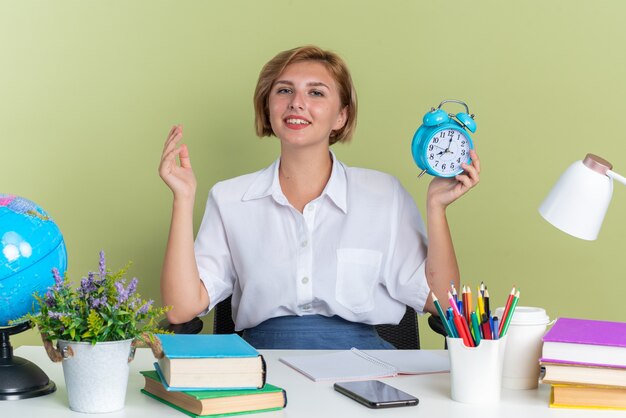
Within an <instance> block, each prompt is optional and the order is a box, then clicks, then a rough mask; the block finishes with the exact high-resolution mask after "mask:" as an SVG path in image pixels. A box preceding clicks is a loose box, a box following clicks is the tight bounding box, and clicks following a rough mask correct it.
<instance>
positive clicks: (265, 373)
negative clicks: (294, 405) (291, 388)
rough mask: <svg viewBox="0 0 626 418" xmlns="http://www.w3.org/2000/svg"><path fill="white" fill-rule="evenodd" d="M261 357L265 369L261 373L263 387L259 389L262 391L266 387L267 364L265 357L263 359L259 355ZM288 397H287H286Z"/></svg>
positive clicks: (260, 355) (262, 366)
mask: <svg viewBox="0 0 626 418" xmlns="http://www.w3.org/2000/svg"><path fill="white" fill-rule="evenodd" d="M259 357H261V368H262V369H263V370H262V371H261V374H262V377H261V378H262V379H263V380H262V382H261V387H260V388H259V389H262V388H263V387H264V386H265V381H266V379H267V364H266V363H265V357H263V355H262V354H259ZM285 396H286V395H285ZM286 402H287V399H286V398H285V403H286Z"/></svg>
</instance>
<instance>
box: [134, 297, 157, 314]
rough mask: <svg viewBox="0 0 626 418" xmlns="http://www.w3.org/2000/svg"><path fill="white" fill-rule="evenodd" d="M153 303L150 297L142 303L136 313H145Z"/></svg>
mask: <svg viewBox="0 0 626 418" xmlns="http://www.w3.org/2000/svg"><path fill="white" fill-rule="evenodd" d="M153 303H154V301H153V300H152V299H150V300H149V301H147V302H146V303H144V304H143V305H142V306H141V308H139V310H138V311H137V313H138V314H146V313H148V311H149V310H150V307H151V306H152V304H153Z"/></svg>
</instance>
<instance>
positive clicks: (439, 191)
mask: <svg viewBox="0 0 626 418" xmlns="http://www.w3.org/2000/svg"><path fill="white" fill-rule="evenodd" d="M470 158H471V159H472V164H471V165H468V164H463V165H462V167H463V169H464V170H465V171H464V172H463V173H461V174H459V175H457V176H456V177H454V178H443V177H435V178H434V179H433V180H432V181H431V182H430V185H429V186H428V205H429V206H430V207H433V206H432V205H434V207H441V208H442V209H445V208H446V207H447V206H448V205H449V204H450V203H452V202H454V201H455V200H457V199H458V198H459V197H461V196H463V195H464V194H465V193H467V192H468V191H469V190H470V189H471V188H472V187H474V186H476V185H477V184H478V182H479V181H480V178H479V174H480V160H479V159H478V154H476V151H474V150H471V151H470Z"/></svg>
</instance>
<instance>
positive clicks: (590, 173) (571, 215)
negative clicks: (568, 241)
mask: <svg viewBox="0 0 626 418" xmlns="http://www.w3.org/2000/svg"><path fill="white" fill-rule="evenodd" d="M611 168H613V167H612V165H611V164H610V163H609V162H608V161H606V160H604V159H602V158H600V157H598V156H595V155H593V154H587V156H586V157H585V159H584V160H583V161H576V162H575V163H574V164H572V165H571V166H569V168H568V169H567V170H566V171H565V172H564V173H563V175H561V177H560V178H559V180H558V181H557V182H556V184H555V185H554V187H553V188H552V190H551V191H550V193H549V194H548V196H547V197H546V199H545V200H544V201H543V203H542V204H541V206H540V207H539V213H540V214H541V216H543V217H544V218H545V220H547V221H548V222H550V223H551V224H552V225H554V226H555V227H557V228H559V229H560V230H562V231H563V232H566V233H568V234H570V235H573V236H575V237H577V238H581V239H585V240H595V239H596V238H597V237H598V233H599V232H600V227H601V226H602V221H603V220H604V215H605V214H606V211H607V209H608V207H609V204H610V203H611V197H612V196H613V180H612V178H611V177H609V176H608V175H607V172H610V170H611Z"/></svg>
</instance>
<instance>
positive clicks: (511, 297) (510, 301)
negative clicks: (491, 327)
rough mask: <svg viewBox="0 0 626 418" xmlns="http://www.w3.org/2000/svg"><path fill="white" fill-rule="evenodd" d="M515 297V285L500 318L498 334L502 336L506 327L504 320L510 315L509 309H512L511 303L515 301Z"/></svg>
mask: <svg viewBox="0 0 626 418" xmlns="http://www.w3.org/2000/svg"><path fill="white" fill-rule="evenodd" d="M514 297H515V286H513V289H511V293H509V297H508V299H507V300H506V304H505V305H504V312H503V313H502V318H500V329H499V330H498V335H500V336H502V335H503V334H502V328H503V327H504V322H505V321H506V317H507V316H508V315H509V310H510V309H511V303H512V302H513V298H514Z"/></svg>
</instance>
